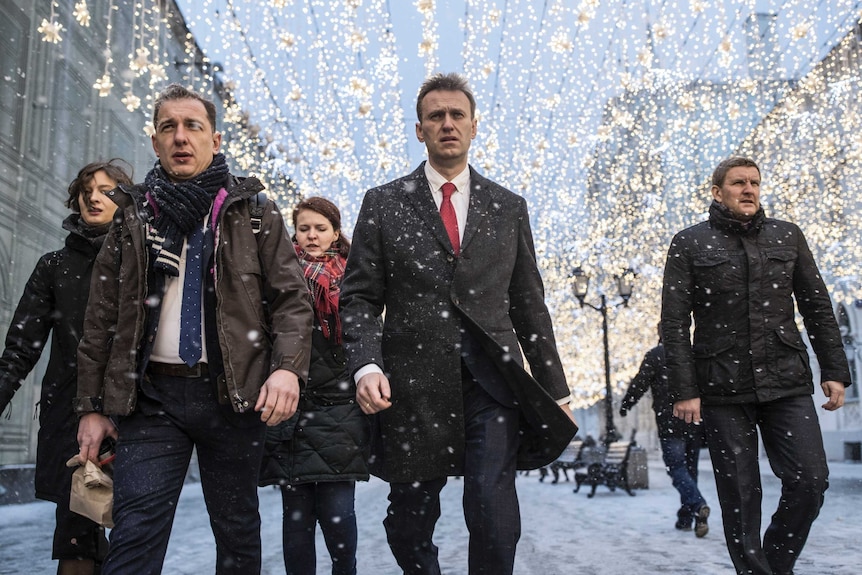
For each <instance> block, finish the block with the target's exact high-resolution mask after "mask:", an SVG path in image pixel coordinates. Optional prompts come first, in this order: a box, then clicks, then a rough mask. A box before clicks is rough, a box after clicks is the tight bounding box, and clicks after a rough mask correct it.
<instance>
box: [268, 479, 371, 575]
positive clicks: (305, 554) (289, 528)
mask: <svg viewBox="0 0 862 575" xmlns="http://www.w3.org/2000/svg"><path fill="white" fill-rule="evenodd" d="M355 489H356V482H355V481H332V482H320V483H302V484H299V485H285V486H283V487H282V488H281V501H282V505H283V507H284V518H283V524H282V525H283V527H282V541H283V546H284V568H285V571H286V572H287V575H315V573H317V564H316V552H315V546H314V532H315V528H316V524H317V523H320V529H321V530H322V531H323V540H324V541H325V542H326V549H327V550H329V556H330V558H331V559H332V575H356V541H357V533H356V512H355V511H354V508H353V503H354V492H355Z"/></svg>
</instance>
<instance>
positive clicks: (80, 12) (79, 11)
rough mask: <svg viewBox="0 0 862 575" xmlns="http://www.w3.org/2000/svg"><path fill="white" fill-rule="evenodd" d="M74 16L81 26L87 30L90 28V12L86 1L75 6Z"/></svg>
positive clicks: (82, 0)
mask: <svg viewBox="0 0 862 575" xmlns="http://www.w3.org/2000/svg"><path fill="white" fill-rule="evenodd" d="M72 15H73V16H74V17H75V20H77V21H78V24H80V25H81V26H84V27H85V28H86V27H89V26H90V11H89V10H88V9H87V3H86V2H84V0H81V1H80V2H78V3H77V4H75V10H74V11H73V12H72Z"/></svg>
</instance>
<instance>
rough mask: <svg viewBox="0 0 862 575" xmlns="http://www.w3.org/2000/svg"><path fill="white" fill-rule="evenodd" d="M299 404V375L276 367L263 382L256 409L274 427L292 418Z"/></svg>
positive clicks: (264, 420) (265, 421) (261, 417)
mask: <svg viewBox="0 0 862 575" xmlns="http://www.w3.org/2000/svg"><path fill="white" fill-rule="evenodd" d="M297 405H299V377H298V376H297V375H296V374H295V373H293V372H292V371H288V370H286V369H276V370H275V371H273V372H272V374H271V375H270V376H269V377H268V378H267V379H266V381H264V382H263V386H261V388H260V394H259V395H258V396H257V403H255V404H254V410H255V411H259V412H260V420H261V421H263V422H264V423H266V424H267V425H268V426H270V427H272V426H274V425H278V424H279V423H281V422H282V421H284V420H286V419H288V418H290V416H291V415H293V414H294V413H295V412H296V407H297Z"/></svg>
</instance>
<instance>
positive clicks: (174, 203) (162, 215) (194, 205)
mask: <svg viewBox="0 0 862 575" xmlns="http://www.w3.org/2000/svg"><path fill="white" fill-rule="evenodd" d="M228 173H229V171H228V167H227V162H226V161H225V157H224V154H216V155H215V156H214V157H213V161H212V163H211V164H210V165H209V167H208V168H207V169H206V170H204V171H203V172H201V173H200V174H198V175H197V176H196V177H194V178H192V179H190V180H185V181H182V182H174V181H171V180H170V179H168V177H167V174H165V171H164V170H163V169H162V166H161V164H160V163H159V162H158V161H156V164H155V166H153V169H152V170H150V172H149V173H148V174H147V177H146V178H145V179H144V185H145V186H146V188H147V199H148V200H150V201H151V203H154V204H155V208H156V209H155V210H154V212H155V220H154V222H153V227H154V228H155V232H156V233H155V234H154V236H153V238H152V239H153V241H152V244H151V246H150V247H151V249H152V250H153V254H154V256H155V257H154V262H153V268H154V269H156V270H158V271H161V272H162V273H164V274H165V275H170V276H178V275H179V263H180V253H181V252H182V249H183V239H184V238H185V237H186V235H188V233H189V231H191V230H192V229H193V228H194V227H195V226H200V225H201V223H202V222H203V219H204V217H206V215H207V213H209V210H210V207H211V206H212V203H213V198H215V196H216V194H217V193H218V191H219V190H220V189H222V188H224V187H225V184H226V182H227V177H228Z"/></svg>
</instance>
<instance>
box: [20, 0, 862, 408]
mask: <svg viewBox="0 0 862 575" xmlns="http://www.w3.org/2000/svg"><path fill="white" fill-rule="evenodd" d="M178 4H179V7H180V9H181V10H182V12H183V18H184V20H185V22H186V24H187V25H188V29H189V30H190V31H191V33H192V34H191V36H190V37H189V38H188V39H186V38H179V39H177V41H179V42H180V43H181V44H182V43H186V46H187V47H186V55H185V56H186V58H185V60H186V63H187V64H188V66H189V70H196V71H193V72H190V74H197V73H201V74H202V75H201V76H200V77H194V78H190V81H191V80H192V79H193V80H194V82H196V83H197V84H199V85H210V86H211V85H212V83H213V82H214V81H215V80H218V81H219V82H221V84H222V85H223V86H224V87H225V89H226V91H227V92H228V93H229V94H230V97H229V101H226V102H225V107H224V109H225V113H224V123H225V128H226V130H227V131H228V132H229V135H230V137H229V138H227V139H226V141H227V144H226V145H227V147H228V153H229V154H230V155H231V156H232V157H233V158H234V159H235V160H236V162H237V163H238V165H240V166H241V167H242V168H243V169H245V170H248V171H249V172H254V173H257V174H259V175H261V177H262V178H263V179H264V180H266V182H267V183H268V184H269V185H270V188H271V191H272V192H273V193H274V194H275V195H281V196H282V198H284V199H285V200H284V201H285V202H287V201H292V198H294V197H295V195H294V194H297V193H298V194H301V195H311V194H320V195H324V196H327V197H330V198H332V199H333V200H334V201H336V203H338V204H339V206H341V207H342V211H343V214H344V219H345V223H346V224H347V228H348V229H349V228H350V227H351V226H350V224H351V223H352V222H353V220H354V219H355V217H356V214H357V212H358V209H359V205H360V202H361V198H362V194H363V192H364V190H366V189H368V188H370V187H372V186H374V185H378V184H380V183H383V182H384V181H388V180H391V179H393V178H395V177H397V176H399V175H402V174H404V173H405V172H406V171H407V170H409V169H411V168H412V167H413V166H414V165H415V163H416V162H417V158H415V157H411V154H414V151H413V150H412V149H411V146H414V145H415V144H413V142H414V140H415V135H414V133H413V122H414V112H413V110H412V105H413V100H414V98H415V94H416V90H417V88H418V85H419V83H420V82H421V80H422V79H423V78H424V77H425V76H426V75H428V74H430V73H433V72H436V71H439V70H443V71H449V70H454V71H461V72H463V73H464V74H465V75H466V76H467V78H468V79H469V81H470V83H471V86H472V87H473V89H474V92H475V94H476V100H477V114H478V118H479V134H478V136H477V138H476V140H475V142H474V145H473V150H472V152H471V163H472V164H473V165H474V166H475V167H476V168H477V169H479V170H480V171H482V172H485V173H486V174H487V175H488V176H490V177H492V178H494V179H496V180H498V181H500V182H501V183H504V184H506V185H508V186H509V187H510V188H511V189H513V190H515V191H516V192H518V193H520V194H523V195H524V196H525V197H526V198H527V200H528V202H529V206H530V212H531V217H532V219H533V223H534V225H533V229H534V235H535V238H534V239H535V244H536V252H537V257H538V258H539V262H540V265H541V268H542V270H543V274H544V278H545V281H546V288H547V298H548V302H549V305H550V307H551V310H552V313H553V314H554V317H555V325H556V327H557V339H558V342H559V345H560V348H561V350H562V352H563V355H564V363H565V364H566V366H567V369H568V370H569V371H568V375H569V380H570V382H571V384H572V386H573V387H574V390H575V391H574V393H575V395H576V397H577V400H578V403H579V404H580V405H590V404H592V403H595V402H596V401H597V400H599V399H601V398H602V397H603V394H604V387H603V365H602V353H601V351H600V347H601V337H600V334H598V333H597V331H596V329H595V322H594V321H593V319H592V318H586V317H583V316H584V314H583V313H582V312H581V310H580V309H578V308H577V306H576V305H573V302H572V296H571V287H570V282H571V280H570V273H571V270H572V269H573V268H574V267H575V266H578V265H580V266H583V267H584V269H586V270H587V271H588V272H589V273H590V274H591V275H592V276H593V277H594V278H595V284H596V287H599V288H601V287H602V284H603V283H607V284H608V285H607V286H606V287H605V289H611V280H610V278H612V277H613V275H614V274H617V273H619V272H620V271H622V270H623V269H626V268H628V267H633V268H635V269H636V270H637V271H638V289H637V293H636V295H635V296H634V297H633V298H632V301H631V305H630V306H629V307H628V308H620V309H617V310H614V311H613V312H612V313H611V314H610V317H609V325H610V334H609V335H610V346H611V348H612V349H613V353H612V354H611V355H612V358H613V365H612V373H613V377H614V385H615V386H616V388H617V389H618V390H621V389H622V388H623V387H624V384H625V383H627V382H628V380H629V379H630V378H631V377H632V376H633V375H634V373H635V371H636V369H637V366H638V364H639V362H640V359H641V358H642V356H643V353H644V351H645V350H647V349H649V348H650V347H651V346H652V345H653V344H654V343H655V342H654V339H655V336H654V333H655V331H654V326H655V322H656V321H657V319H658V314H659V305H660V301H659V300H660V292H661V285H660V284H661V276H662V272H663V267H664V257H665V253H666V250H667V245H668V243H669V241H670V238H671V236H672V235H673V233H675V232H676V231H678V230H679V229H681V228H683V227H685V226H688V225H691V224H693V223H695V222H696V221H699V220H702V219H703V218H704V217H705V213H706V209H707V206H708V204H709V200H710V194H709V188H708V185H707V183H708V180H709V177H710V175H711V172H712V169H713V168H714V167H715V165H716V164H717V163H718V162H719V161H720V160H721V159H723V158H725V157H727V156H728V155H731V154H733V153H744V154H746V155H750V156H752V157H753V158H754V159H755V160H757V161H758V162H759V163H760V165H761V168H762V170H763V176H764V180H763V181H764V187H763V202H764V205H765V207H766V209H767V211H768V215H772V216H775V217H779V218H786V219H790V220H792V221H794V222H796V223H798V224H799V225H800V226H801V227H802V228H803V230H804V231H805V233H806V236H807V237H808V240H809V243H810V244H811V247H812V249H813V251H814V252H815V257H816V258H817V260H818V262H819V264H820V266H821V271H822V272H823V275H824V277H825V278H826V280H827V282H828V284H829V288H830V290H831V293H832V295H833V297H834V298H835V299H838V300H851V299H857V298H860V297H862V287H860V280H859V266H860V260H862V251H860V233H859V229H860V225H859V224H860V221H859V220H860V213H862V212H860V207H862V206H860V203H859V202H860V200H858V199H857V193H856V190H858V189H859V188H860V184H862V182H860V179H862V129H860V109H859V108H860V104H859V103H858V101H859V98H858V97H857V95H858V94H859V91H860V77H859V70H860V46H859V42H860V32H859V30H860V28H859V22H858V20H859V16H860V7H862V2H860V1H859V0H833V1H830V2H822V1H820V0H787V1H786V2H782V3H781V4H780V9H777V11H775V12H770V13H758V12H757V9H758V5H759V4H760V3H759V2H757V1H755V0H736V1H722V2H718V1H710V0H668V1H667V2H662V3H657V2H649V1H647V0H628V1H623V0H614V1H608V2H599V1H598V0H580V1H571V0H547V1H544V2H536V1H535V0H505V1H504V0H462V1H461V2H458V3H455V2H452V1H449V2H446V3H444V2H442V1H438V0H413V2H410V3H408V2H398V3H393V2H388V1H386V0H269V1H267V2H258V1H251V0H194V1H191V0H179V1H178ZM453 4H457V10H458V11H457V13H456V14H454V16H453V15H452V14H451V13H446V14H444V13H442V12H441V10H443V9H444V8H445V9H447V10H449V11H450V12H451V10H452V9H453V8H452V6H453ZM55 6H56V4H55V3H54V2H52V3H51V11H50V17H49V18H47V19H44V20H43V21H42V23H41V25H40V26H39V27H38V28H37V30H38V32H39V34H40V35H41V37H42V39H43V40H44V41H46V42H52V43H58V42H61V41H62V38H61V35H60V33H61V32H62V31H64V28H63V26H62V24H60V22H61V21H63V22H65V21H66V20H62V19H60V18H58V17H57V15H56V14H55ZM166 6H167V7H168V9H170V7H171V6H173V5H172V4H171V3H165V2H156V1H150V0H140V1H138V2H136V3H134V5H133V9H134V17H133V18H132V19H131V20H130V21H131V22H133V24H132V29H130V30H117V29H115V30H114V31H113V34H112V33H111V31H110V29H109V31H108V34H107V36H108V37H107V43H106V61H105V68H104V72H103V74H102V76H101V77H99V78H93V80H92V81H93V82H94V84H93V86H94V89H96V90H99V92H100V93H102V92H104V91H106V90H107V91H110V90H111V89H112V87H113V84H114V81H116V80H117V79H122V80H123V91H124V97H123V98H122V103H123V105H124V106H126V107H127V108H128V110H129V111H134V112H135V114H136V116H135V117H137V118H139V117H144V118H145V117H146V114H148V113H149V110H147V108H148V107H149V106H151V103H152V94H153V92H154V90H156V89H158V87H159V86H160V85H161V83H163V82H165V81H166V79H167V73H166V68H167V67H170V66H171V65H173V63H174V62H175V60H176V57H175V55H174V56H171V53H170V52H169V49H168V46H167V44H168V41H167V40H168V39H170V38H172V37H173V34H174V33H175V28H172V27H171V26H170V21H171V19H173V18H177V17H178V15H177V14H171V13H165V12H164V10H165V7H166ZM109 12H110V11H109ZM73 14H74V18H75V20H76V21H77V22H78V23H79V24H80V25H81V26H86V25H87V24H88V23H89V28H88V29H87V30H93V28H94V27H97V26H98V25H102V26H104V24H103V23H101V22H97V21H96V18H92V19H91V17H90V14H89V11H88V10H87V6H86V2H84V1H81V2H77V3H76V4H75V6H74V13H73ZM455 18H456V19H457V26H455V27H453V26H452V25H451V22H453V21H454V20H453V19H455ZM444 21H445V22H446V24H447V25H446V26H443V25H441V22H444ZM116 22H119V21H118V20H115V26H114V27H115V28H116V27H117V25H116ZM108 26H110V22H108ZM112 36H113V39H114V40H115V41H116V40H117V39H118V38H123V39H125V38H128V39H129V40H130V43H129V44H126V45H125V46H123V50H126V49H128V50H129V53H128V57H127V58H126V59H125V60H124V62H125V64H124V65H123V66H122V68H123V69H120V67H118V66H117V65H116V64H115V63H114V62H113V60H112V59H111V56H110V53H111V50H112V47H111V37H112ZM124 42H125V40H124ZM115 44H116V42H115ZM198 48H200V50H201V51H202V52H203V54H205V57H202V56H201V54H200V53H199V52H198ZM119 60H120V59H119V58H118V59H117V61H119ZM200 61H204V63H205V64H206V65H205V66H203V67H201V66H199V65H196V64H195V63H198V62H200ZM209 62H212V63H213V64H211V65H210V64H209ZM201 70H203V72H200V71H201ZM213 70H217V72H214V71H213ZM147 75H148V78H147V79H148V82H144V81H140V80H137V79H142V78H144V77H145V76H147ZM112 78H113V79H115V80H112ZM144 125H146V122H142V126H144ZM416 149H417V150H418V149H419V148H416ZM414 155H415V154H414ZM288 178H289V181H290V182H291V183H290V188H289V189H288V183H287V182H288ZM288 199H291V200H288ZM290 207H291V206H284V208H285V209H286V210H287V209H289V208H290ZM602 277H604V278H605V279H604V281H603V280H602Z"/></svg>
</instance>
